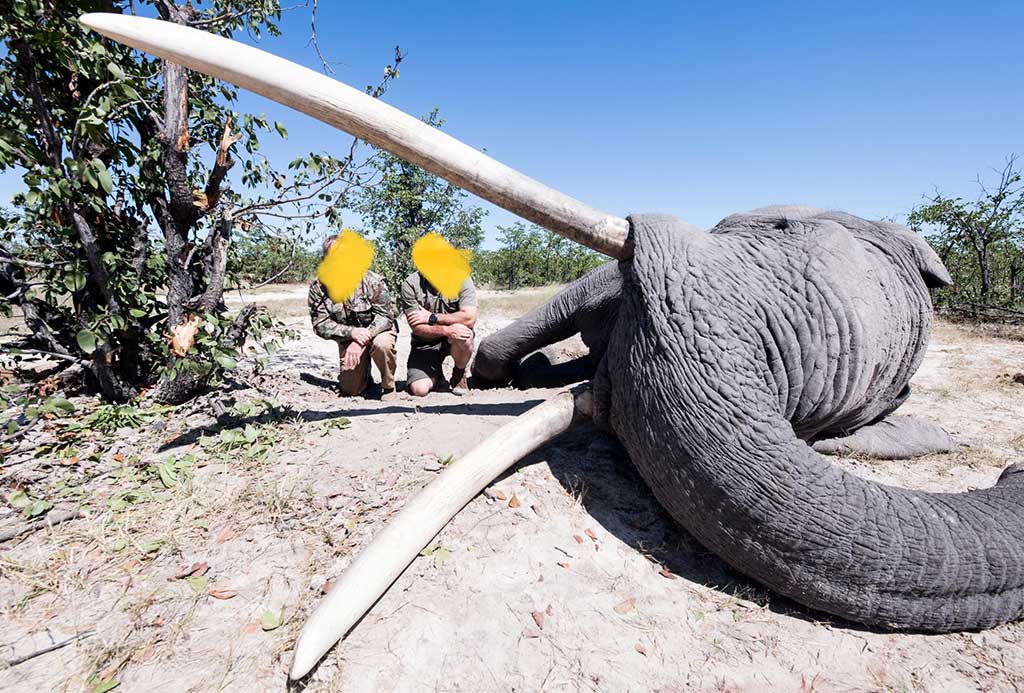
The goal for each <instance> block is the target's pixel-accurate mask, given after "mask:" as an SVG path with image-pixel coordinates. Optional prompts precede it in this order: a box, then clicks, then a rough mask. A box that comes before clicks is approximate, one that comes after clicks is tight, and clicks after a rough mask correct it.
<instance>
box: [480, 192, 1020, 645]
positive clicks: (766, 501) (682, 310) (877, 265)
mask: <svg viewBox="0 0 1024 693" xmlns="http://www.w3.org/2000/svg"><path fill="white" fill-rule="evenodd" d="M630 226H631V232H630V233H631V237H630V240H631V242H632V243H633V244H634V247H635V250H634V256H633V257H632V258H631V259H630V260H627V261H623V262H619V263H609V264H607V265H605V266H603V267H601V268H599V269H598V270H595V272H593V273H591V274H590V275H588V276H586V277H584V278H582V279H581V280H579V281H578V282H576V283H575V284H573V285H570V286H569V287H568V288H566V289H565V291H564V292H563V293H562V294H561V295H559V296H556V297H555V298H554V299H552V300H551V301H550V302H549V303H548V304H546V305H544V306H541V307H540V308H538V309H536V310H535V311H533V312H532V313H531V314H529V315H528V316H526V317H525V318H523V319H522V320H521V321H519V322H517V323H514V324H513V325H511V326H509V327H508V328H506V329H505V330H502V331H501V332H498V333H496V334H495V335H492V336H491V337H489V338H488V339H486V340H484V342H483V343H482V344H481V346H480V354H481V356H480V357H478V358H479V360H478V363H479V368H478V369H477V374H478V375H481V376H482V377H490V378H491V379H496V380H502V379H507V377H508V376H509V374H510V373H512V372H513V371H514V369H515V365H516V363H517V362H518V359H519V358H521V357H522V356H524V355H525V354H526V353H528V352H529V351H530V350H532V349H535V348H537V347H538V346H540V345H543V344H546V343H550V342H551V341H556V340H557V339H561V338H564V337H565V336H568V334H571V333H572V332H575V331H577V330H582V331H583V335H584V340H585V341H587V343H588V345H589V346H590V347H591V354H592V356H593V357H594V358H595V361H596V363H597V372H596V374H595V376H594V379H593V387H594V393H595V419H596V421H597V422H598V424H600V425H602V426H604V427H606V428H607V429H608V430H610V431H611V432H613V433H614V434H615V436H617V437H618V439H619V440H620V441H621V442H622V443H623V444H624V446H625V448H626V449H627V451H628V453H629V455H630V458H631V459H632V461H633V462H634V464H635V465H636V466H637V468H638V469H639V470H640V473H641V475H642V476H643V477H644V479H645V480H646V481H647V483H648V485H649V486H650V487H651V489H652V490H653V492H654V494H655V496H656V497H657V498H658V500H659V501H660V502H661V504H662V505H663V506H664V507H665V508H666V509H667V510H668V511H669V513H670V514H671V515H672V516H673V517H674V518H675V519H676V520H677V521H678V522H679V523H680V524H681V525H682V526H683V527H685V528H686V529H687V530H688V531H689V532H691V533H692V534H693V535H694V536H695V537H696V538H697V539H698V540H700V541H701V542H702V543H703V544H704V545H705V546H707V547H708V548H709V549H710V550H711V551H713V552H715V553H716V554H717V555H719V556H720V557H722V558H723V559H724V560H725V561H727V562H728V563H729V564H730V565H732V566H733V567H735V568H736V569H738V570H740V571H742V572H743V573H745V574H747V575H749V576H750V577H752V578H754V579H756V580H758V581H760V582H761V583H763V584H765V585H767V586H769V587H771V588H772V589H774V590H776V591H778V592H780V593H781V594H784V595H786V596H788V597H790V598H792V599H794V600H796V601H798V602H801V603H803V604H805V605H807V606H810V607H813V608H815V609H820V610H822V611H825V612H828V613H830V614H834V615H837V616H841V617H844V618H847V619H850V620H853V621H857V622H861V623H865V624H870V625H876V626H882V627H892V628H908V629H917V630H924V631H950V630H961V629H974V628H985V627H989V626H992V625H995V624H998V623H1002V622H1005V621H1009V620H1013V619H1017V618H1020V617H1021V615H1022V605H1024V588H1022V586H1024V486H1022V485H1021V484H1020V480H1019V479H1020V477H1022V476H1024V474H1019V473H1015V470H1016V466H1015V467H1011V468H1010V469H1008V470H1007V472H1005V473H1004V474H1003V476H1002V477H1000V480H999V481H997V482H996V484H995V486H993V487H992V488H988V489H982V490H977V491H972V492H968V493H961V494H940V493H923V492H916V491H909V490H905V489H900V488H895V487H889V486H884V485H881V484H876V483H872V482H868V481H865V480H863V479H861V478H859V477H856V476H853V475H851V474H849V473H846V472H844V471H842V470H840V469H839V468H837V467H835V466H833V465H831V464H830V463H828V462H827V461H826V460H825V459H823V458H822V457H821V456H820V455H819V454H818V453H816V452H815V451H814V450H813V449H812V448H811V447H810V445H809V444H808V441H812V442H813V441H821V442H823V443H824V444H823V445H820V446H821V447H822V448H823V449H826V448H829V445H828V444H827V441H828V439H829V438H830V437H836V436H846V438H843V439H842V440H844V441H854V442H855V441H857V440H858V438H857V436H856V435H851V434H855V433H856V432H858V431H862V432H864V433H863V434H862V437H869V436H868V434H869V433H870V432H871V431H872V430H873V429H876V430H877V429H881V428H883V427H882V426H881V425H880V424H881V422H884V421H885V418H884V417H886V416H887V415H888V414H889V413H890V412H892V411H893V410H894V409H896V408H897V407H898V406H899V405H900V404H901V403H902V402H903V401H904V400H905V399H906V397H907V396H908V395H909V387H908V382H909V380H910V378H911V376H912V375H913V373H914V371H915V370H916V369H917V367H918V366H919V365H920V362H921V359H922V358H923V356H924V352H925V348H926V346H927V342H928V337H929V333H930V328H931V319H932V306H931V301H930V297H929V292H928V289H929V287H934V286H940V285H942V284H946V283H948V282H949V275H948V274H947V272H946V270H945V268H944V267H943V266H942V264H941V262H940V261H939V259H938V257H937V256H936V255H935V253H934V252H933V251H932V250H931V248H930V247H929V246H928V245H927V243H925V242H924V241H923V240H922V239H921V238H920V237H918V236H917V235H916V234H913V233H911V232H910V231H908V230H906V229H904V228H903V227H900V226H898V225H895V224H889V223H883V222H867V221H864V220H862V219H859V218H856V217H853V216H850V215H846V214H840V213H822V212H819V211H817V210H813V209H810V208H803V207H786V208H767V209H764V210H759V211H755V212H751V213H748V214H739V215H734V216H731V217H729V218H727V219H725V220H723V221H722V222H721V223H720V224H719V225H718V226H716V227H715V228H714V229H713V230H712V231H711V232H710V233H705V232H702V231H699V230H698V229H695V228H693V227H692V226H689V225H687V224H685V223H683V222H681V221H679V220H677V219H674V218H672V217H666V216H655V215H645V216H634V217H631V218H630ZM900 418H902V417H900ZM893 421H894V423H893V424H892V425H893V426H896V427H897V428H898V430H899V431H901V432H902V431H906V432H908V435H910V437H913V436H914V435H915V433H914V432H915V431H920V430H921V429H918V428H916V427H915V426H908V422H907V421H903V422H900V421H895V420H893ZM872 424H874V426H872ZM922 426H923V427H924V430H923V434H924V435H925V437H928V436H929V435H931V436H932V437H933V438H935V439H936V440H939V443H937V444H936V445H939V444H941V443H942V441H943V440H945V441H947V442H948V438H943V436H944V434H942V433H941V432H940V433H939V434H935V431H934V430H930V429H935V427H933V426H930V425H928V424H922ZM892 430H893V429H892V426H890V427H889V431H888V433H887V434H886V435H888V437H887V438H885V439H884V440H885V441H887V443H886V445H888V447H886V446H885V445H883V446H882V447H881V448H880V449H882V450H884V451H890V452H898V450H894V447H895V448H898V447H899V444H898V439H899V436H893V435H892ZM881 433H886V432H885V431H881ZM894 440H896V443H893V441H894ZM907 442H908V443H913V442H914V441H907ZM831 447H832V448H833V450H832V451H833V452H835V451H837V450H840V451H841V450H842V446H841V445H833V446H831ZM939 449H941V448H939ZM894 456H896V455H894Z"/></svg>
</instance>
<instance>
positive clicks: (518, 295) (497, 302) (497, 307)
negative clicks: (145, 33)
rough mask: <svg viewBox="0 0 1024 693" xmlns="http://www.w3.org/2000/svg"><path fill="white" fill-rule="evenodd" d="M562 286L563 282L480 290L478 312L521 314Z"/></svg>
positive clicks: (545, 299) (559, 289) (555, 292)
mask: <svg viewBox="0 0 1024 693" xmlns="http://www.w3.org/2000/svg"><path fill="white" fill-rule="evenodd" d="M563 288H565V285H564V284H552V285H550V286H539V287H534V288H529V289H520V290H518V291H493V290H480V291H479V292H478V300H479V303H480V312H481V313H506V314H508V315H523V314H524V313H528V312H529V311H531V310H533V309H534V308H536V307H537V306H539V305H540V304H542V303H544V302H545V301H547V300H548V299H550V298H552V297H553V296H554V295H555V294H557V293H558V292H559V291H561V290H562V289H563Z"/></svg>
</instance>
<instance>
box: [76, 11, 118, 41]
mask: <svg viewBox="0 0 1024 693" xmlns="http://www.w3.org/2000/svg"><path fill="white" fill-rule="evenodd" d="M118 17H123V15H119V14H113V13H111V12H88V13H86V14H83V15H82V16H81V17H79V18H78V21H79V22H80V23H81V24H84V25H85V26H87V27H89V28H90V29H92V30H93V31H98V32H99V33H101V34H103V35H104V36H106V35H108V32H111V31H114V30H116V28H117V23H116V22H114V21H112V20H114V19H117V18H118Z"/></svg>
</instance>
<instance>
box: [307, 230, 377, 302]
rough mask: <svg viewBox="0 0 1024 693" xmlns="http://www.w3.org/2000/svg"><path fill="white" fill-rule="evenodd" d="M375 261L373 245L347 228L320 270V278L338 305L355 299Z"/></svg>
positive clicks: (321, 264)
mask: <svg viewBox="0 0 1024 693" xmlns="http://www.w3.org/2000/svg"><path fill="white" fill-rule="evenodd" d="M372 262H373V243H370V242H369V241H368V240H366V239H365V238H363V237H362V236H360V235H359V234H358V233H356V232H355V231H353V230H352V229H344V230H343V231H342V232H341V235H339V236H338V238H337V239H335V241H334V243H332V244H331V249H330V250H328V251H327V256H326V257H325V258H324V259H323V262H321V263H320V267H318V268H317V270H316V278H317V279H319V280H320V283H321V284H323V285H324V288H326V289H327V295H328V296H330V298H331V300H332V301H334V302H335V303H343V302H344V301H347V300H348V299H350V298H352V295H353V294H354V293H355V292H356V289H358V288H359V284H360V282H362V281H363V277H365V276H366V271H367V270H369V269H370V263H372Z"/></svg>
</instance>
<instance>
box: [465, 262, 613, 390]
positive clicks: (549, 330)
mask: <svg viewBox="0 0 1024 693" xmlns="http://www.w3.org/2000/svg"><path fill="white" fill-rule="evenodd" d="M621 292H622V273H621V272H620V271H619V267H618V265H617V264H616V263H614V262H608V263H605V264H603V265H601V266H600V267H597V268H596V269H594V270H592V271H590V272H588V273H587V274H585V275H584V276H582V277H580V278H579V279H577V280H576V281H574V282H572V283H571V284H569V286H567V287H566V288H565V289H563V290H562V291H561V292H559V293H558V295H557V296H555V297H554V298H552V299H551V300H550V301H546V302H545V303H544V304H542V305H540V306H538V307H536V308H534V309H533V310H531V311H530V312H529V313H527V314H526V315H524V316H523V317H521V318H518V319H517V320H516V321H515V322H513V323H512V324H511V325H508V326H507V327H504V328H502V329H501V330H498V331H497V332H495V333H494V334H492V335H489V336H488V337H486V338H484V340H483V341H481V342H480V347H479V348H478V349H477V353H476V358H475V359H474V360H473V375H475V376H476V377H478V378H482V379H484V380H489V381H492V382H496V383H507V382H508V381H509V380H511V379H512V377H513V376H514V375H515V373H514V371H515V368H516V365H517V364H518V362H519V360H520V359H521V358H522V357H524V356H526V355H527V354H529V353H530V352H532V351H534V350H535V349H539V348H540V347H543V346H547V345H548V344H553V343H554V342H558V341H561V340H563V339H568V338H569V337H571V336H573V335H574V334H576V333H577V332H579V333H580V335H581V336H582V338H583V342H584V343H585V344H586V345H587V347H588V348H589V349H590V354H591V357H592V358H593V359H594V361H595V362H596V360H597V359H599V358H600V355H601V354H602V353H603V351H604V345H605V343H606V342H607V339H608V325H610V324H611V323H612V322H613V321H614V320H615V316H616V314H617V311H618V302H619V295H620V294H621Z"/></svg>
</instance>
